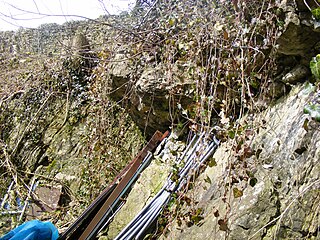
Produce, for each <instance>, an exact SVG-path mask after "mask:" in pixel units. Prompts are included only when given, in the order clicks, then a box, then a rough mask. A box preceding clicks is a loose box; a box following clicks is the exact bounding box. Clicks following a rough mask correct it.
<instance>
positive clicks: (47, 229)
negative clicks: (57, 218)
mask: <svg viewBox="0 0 320 240" xmlns="http://www.w3.org/2000/svg"><path fill="white" fill-rule="evenodd" d="M58 237H59V233H58V229H57V228H56V227H55V226H54V225H53V224H52V223H51V222H41V221H39V220H32V221H29V222H26V223H24V224H22V225H20V226H18V227H16V228H15V229H13V230H11V231H10V232H9V233H7V234H6V235H4V236H3V237H1V238H0V240H56V239H58Z"/></svg>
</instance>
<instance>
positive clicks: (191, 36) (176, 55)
mask: <svg viewBox="0 0 320 240" xmlns="http://www.w3.org/2000/svg"><path fill="white" fill-rule="evenodd" d="M318 7H319V6H318V4H317V3H316V2H315V1H311V0H310V1H303V2H302V1H294V0H283V1H263V2H262V3H260V2H254V1H242V0H239V1H222V0H221V1H211V0H207V1H196V2H195V3H191V2H188V1H145V2H144V3H142V2H140V5H139V4H137V7H136V8H135V10H134V11H133V12H131V13H129V14H123V15H121V16H113V17H112V16H109V17H101V18H99V19H97V20H95V21H80V22H73V23H67V24H64V25H62V26H59V25H43V26H41V27H40V28H39V29H31V30H22V29H21V30H19V31H17V32H4V33H1V34H0V37H1V38H0V43H1V59H0V61H1V72H0V81H1V92H0V97H1V101H0V159H1V166H0V172H1V175H2V177H1V179H0V181H1V183H2V184H1V185H0V193H1V196H4V197H3V198H2V199H5V200H6V201H2V204H1V209H2V210H3V213H4V215H5V217H4V218H3V220H2V223H1V224H2V225H3V226H4V227H6V228H2V229H4V230H3V231H5V230H6V229H8V228H10V227H13V226H14V225H15V224H16V223H17V222H19V221H21V220H23V219H25V217H26V216H25V215H23V214H22V217H23V218H21V219H20V220H19V215H9V216H10V217H8V214H9V213H8V212H9V210H10V211H11V210H15V211H17V212H18V213H19V214H20V213H21V212H19V211H20V208H21V203H19V201H20V200H21V199H22V201H29V199H33V200H35V202H46V200H44V199H39V198H37V196H36V195H34V194H30V193H29V191H28V188H29V189H30V188H33V183H34V182H38V184H40V185H50V186H52V185H59V186H60V187H61V188H60V189H62V190H61V191H60V194H61V196H60V197H59V199H60V200H59V199H58V201H59V204H57V205H58V207H55V208H54V209H51V210H52V211H51V212H50V213H49V214H48V213H47V214H44V215H43V214H42V215H41V218H43V219H51V220H52V221H54V223H55V224H56V225H57V226H58V227H59V228H60V229H64V228H65V227H66V226H68V225H69V224H70V223H71V222H72V221H74V219H75V218H76V217H77V216H78V215H79V213H80V212H81V211H82V210H83V209H84V208H85V207H86V206H87V205H88V204H89V203H90V202H91V201H92V200H93V199H94V197H96V196H97V194H98V193H99V192H100V191H101V190H102V189H103V188H104V187H105V186H107V184H108V183H109V182H110V181H111V180H112V179H113V178H114V177H115V176H116V175H117V173H118V172H119V171H120V169H121V168H123V166H124V165H125V164H126V163H127V161H128V160H130V159H131V158H133V157H134V156H135V154H136V153H137V152H138V150H139V149H140V148H141V146H142V144H143V142H144V141H145V138H148V137H149V136H150V135H151V134H152V133H153V132H154V130H156V129H159V130H167V129H168V128H170V129H171V130H172V132H174V134H175V135H177V136H179V141H178V139H174V138H173V137H172V138H171V139H172V141H171V142H170V143H168V145H167V146H166V148H167V153H166V159H167V160H166V161H160V160H159V158H157V160H155V161H154V162H153V163H152V164H151V166H150V167H149V168H148V169H146V170H145V172H144V173H143V175H142V176H141V178H140V180H139V181H138V183H137V184H136V185H135V186H134V188H133V189H132V191H131V193H130V194H129V196H128V200H127V203H126V204H125V206H124V207H123V209H122V210H121V211H120V212H119V214H118V216H116V217H115V219H114V222H113V223H111V225H110V227H109V229H108V230H109V231H105V232H104V233H103V234H102V235H103V236H101V238H109V239H112V238H114V237H115V236H116V234H117V233H118V232H119V231H120V230H121V228H122V227H123V226H125V225H126V223H127V222H128V221H129V219H130V218H131V217H132V216H134V214H135V213H136V212H137V211H139V207H142V206H143V204H144V203H145V202H147V200H148V199H150V197H152V196H153V194H154V193H155V191H156V189H158V187H159V186H160V185H161V183H162V181H163V180H164V179H165V178H166V176H167V174H169V172H170V171H171V169H172V161H171V160H172V159H174V158H175V157H176V156H177V155H179V154H181V151H182V150H183V148H184V143H183V141H182V142H181V141H180V140H185V138H186V132H187V131H189V129H191V130H193V131H196V132H197V131H209V132H211V133H214V134H215V135H216V136H217V138H218V139H219V140H220V141H221V146H220V147H219V148H218V150H217V151H216V153H215V154H214V156H213V158H212V159H211V160H210V164H209V166H207V167H205V166H203V171H202V173H201V174H200V175H199V176H198V178H197V179H196V180H195V181H194V182H192V184H191V187H190V188H192V189H191V190H190V191H187V192H184V193H181V195H179V196H180V197H178V198H176V199H174V201H173V202H172V204H171V205H170V208H167V209H165V211H164V212H163V215H162V216H161V217H160V218H159V221H158V223H157V228H156V229H152V230H150V232H151V234H150V235H149V237H150V238H152V237H158V238H162V239H198V238H203V237H205V238H208V239H317V238H318V237H319V206H320V205H319V202H320V201H319V184H320V183H319V157H320V156H319V151H318V148H319V146H318V141H319V134H318V132H319V119H320V117H319V115H320V113H319V112H320V111H319V79H320V74H319V72H320V71H319V69H320V67H319V66H320V65H319V62H320V60H319V56H318V57H316V56H317V54H318V53H319V41H320V33H319V28H318V27H319V18H318V15H317V9H318ZM310 62H311V63H310ZM318 65H319V66H318ZM170 159H171V160H170ZM155 176H157V177H155ZM8 179H10V180H8ZM11 184H12V185H11ZM10 186H14V187H13V188H12V187H10ZM142 198H143V200H142ZM16 199H19V201H18V202H17V201H16ZM137 202H139V204H136V203H137ZM9 203H10V204H9ZM22 205H23V204H22ZM9 206H10V209H9ZM133 206H134V207H133ZM62 216H63V217H62ZM28 217H30V216H28ZM33 217H35V216H33ZM37 217H38V218H40V216H37ZM10 224H11V225H10Z"/></svg>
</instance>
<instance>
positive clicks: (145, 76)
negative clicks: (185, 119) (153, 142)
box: [109, 54, 193, 135]
mask: <svg viewBox="0 0 320 240" xmlns="http://www.w3.org/2000/svg"><path fill="white" fill-rule="evenodd" d="M188 67H189V65H188V63H184V62H177V63H176V65H175V67H174V69H171V70H170V69H166V68H165V66H157V67H155V68H152V67H149V68H146V69H145V70H144V71H143V72H142V73H141V76H140V78H139V79H138V80H137V81H136V82H134V81H133V80H132V79H131V73H132V72H131V71H133V69H134V66H133V63H131V62H130V60H129V59H128V56H126V55H125V54H117V55H116V56H115V58H114V62H112V63H111V64H110V66H109V69H111V71H110V76H111V82H112V83H111V85H112V89H111V92H112V94H110V97H111V98H112V99H114V100H116V101H121V102H122V101H124V102H126V103H127V105H126V109H127V111H128V112H129V114H130V116H131V117H132V119H133V120H134V121H135V122H136V124H137V125H138V126H139V127H140V129H144V130H145V133H146V134H147V135H151V134H152V133H153V132H154V131H156V130H161V131H166V130H167V129H168V127H169V126H170V124H171V121H172V120H173V118H174V117H173V116H172V115H174V114H175V112H174V109H175V107H176V104H177V103H180V104H181V105H182V106H183V107H187V106H188V104H191V103H192V94H191V92H192V85H193V82H192V81H190V80H189V81H187V80H186V79H188V78H186V77H185V76H184V75H186V74H187V72H186V70H187V68H188ZM171 72H174V74H172V73H171ZM170 76H171V77H170Z"/></svg>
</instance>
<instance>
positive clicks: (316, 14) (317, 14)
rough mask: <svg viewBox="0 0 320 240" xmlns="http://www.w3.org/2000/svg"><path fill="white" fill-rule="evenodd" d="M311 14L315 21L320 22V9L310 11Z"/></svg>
mask: <svg viewBox="0 0 320 240" xmlns="http://www.w3.org/2000/svg"><path fill="white" fill-rule="evenodd" d="M311 13H312V16H314V18H315V19H316V20H317V21H319V20H320V7H318V8H315V9H312V11H311Z"/></svg>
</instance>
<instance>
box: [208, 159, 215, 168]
mask: <svg viewBox="0 0 320 240" xmlns="http://www.w3.org/2000/svg"><path fill="white" fill-rule="evenodd" d="M208 165H209V167H215V166H217V162H216V159H215V158H211V159H210V162H209V164H208Z"/></svg>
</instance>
